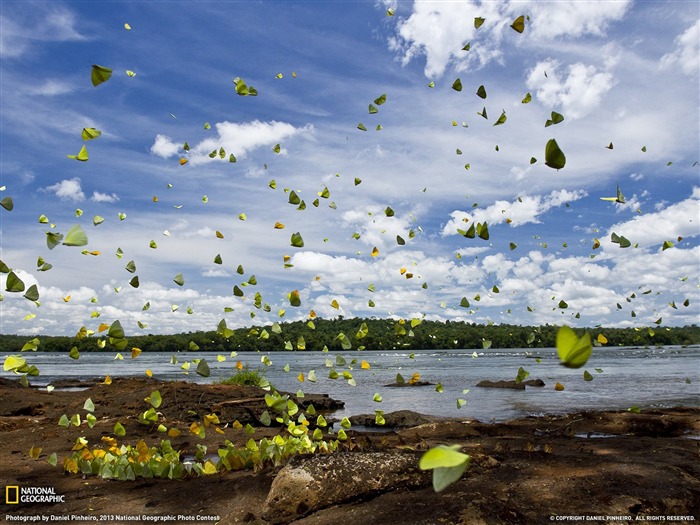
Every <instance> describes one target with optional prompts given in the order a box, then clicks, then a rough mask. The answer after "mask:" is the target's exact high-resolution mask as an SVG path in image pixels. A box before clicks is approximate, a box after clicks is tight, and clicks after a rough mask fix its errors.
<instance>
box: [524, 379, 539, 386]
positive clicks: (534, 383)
mask: <svg viewBox="0 0 700 525" xmlns="http://www.w3.org/2000/svg"><path fill="white" fill-rule="evenodd" d="M523 383H525V384H526V385H527V386H544V381H542V380H541V379H528V380H527V381H523Z"/></svg>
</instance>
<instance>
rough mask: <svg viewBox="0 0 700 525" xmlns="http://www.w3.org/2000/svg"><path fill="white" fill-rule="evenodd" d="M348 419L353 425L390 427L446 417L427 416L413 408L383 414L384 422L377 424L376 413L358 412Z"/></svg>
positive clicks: (431, 421) (413, 424)
mask: <svg viewBox="0 0 700 525" xmlns="http://www.w3.org/2000/svg"><path fill="white" fill-rule="evenodd" d="M349 419H350V423H352V424H353V425H361V426H365V427H376V428H387V429H391V428H411V427H417V426H418V425H425V424H426V423H435V422H438V421H443V420H445V419H446V418H441V417H437V416H429V415H426V414H421V413H419V412H414V411H413V410H397V411H395V412H388V413H386V414H384V421H385V423H384V424H383V425H377V421H376V414H358V415H356V416H351V417H350V418H349Z"/></svg>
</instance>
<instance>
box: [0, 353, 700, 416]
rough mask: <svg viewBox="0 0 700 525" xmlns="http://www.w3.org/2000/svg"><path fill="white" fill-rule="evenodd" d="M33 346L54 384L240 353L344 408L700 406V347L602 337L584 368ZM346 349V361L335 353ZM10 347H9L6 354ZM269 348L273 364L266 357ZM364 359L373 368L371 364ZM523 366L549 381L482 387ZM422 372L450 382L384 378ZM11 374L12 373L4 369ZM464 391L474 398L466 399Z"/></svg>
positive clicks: (216, 370)
mask: <svg viewBox="0 0 700 525" xmlns="http://www.w3.org/2000/svg"><path fill="white" fill-rule="evenodd" d="M24 356H25V357H26V358H27V361H28V363H29V364H33V365H35V366H37V367H38V368H39V370H40V372H41V374H40V375H39V376H38V377H35V378H33V379H32V381H31V382H32V383H33V384H34V385H47V384H50V383H51V382H52V381H56V380H58V379H97V378H100V379H103V378H104V376H105V375H106V374H109V375H111V376H112V377H113V378H114V377H123V376H142V377H143V376H144V374H145V371H146V370H151V371H152V373H153V376H154V377H155V378H157V379H163V380H174V379H184V380H188V381H195V382H198V383H209V382H213V381H217V380H220V379H222V378H225V377H228V376H230V375H231V374H232V373H233V372H234V370H235V365H236V362H237V361H241V362H242V364H243V365H244V366H248V367H250V368H253V369H259V370H260V371H261V373H263V374H264V375H265V377H266V378H267V379H268V380H269V381H270V383H271V384H272V385H273V386H274V387H275V388H276V389H278V390H283V391H288V392H297V391H298V390H300V389H301V390H302V391H303V392H309V393H311V392H313V393H327V394H329V395H330V396H331V397H334V398H336V399H341V400H343V401H344V402H345V409H344V410H342V411H340V412H336V415H337V416H350V415H356V414H364V413H374V411H375V410H383V411H384V412H391V411H394V410H401V409H409V410H415V411H417V412H421V413H425V414H432V415H439V416H451V417H463V418H465V419H478V420H480V421H484V422H486V421H504V420H507V419H512V418H515V417H520V416H527V415H542V414H559V413H570V412H575V411H580V410H587V409H626V408H630V407H632V406H638V407H640V408H642V409H643V408H648V407H671V406H676V405H693V406H700V347H689V348H679V347H665V348H605V347H599V348H595V349H594V351H593V355H592V357H591V359H590V360H589V362H588V363H587V364H586V366H585V367H584V368H581V369H577V370H574V369H569V368H565V367H563V366H561V365H559V361H558V358H557V356H556V350H555V349H508V350H497V349H490V350H482V351H478V352H477V353H474V352H473V351H468V350H423V351H415V352H407V351H384V350H382V351H371V350H365V351H362V352H359V351H349V352H342V353H341V352H329V353H322V352H284V351H282V352H274V353H269V354H260V353H252V352H251V353H247V352H240V353H238V354H237V355H236V356H234V357H231V356H229V355H227V356H225V357H226V360H225V361H221V362H220V361H218V360H217V354H212V353H208V352H182V353H178V354H175V358H176V360H177V363H176V364H171V360H172V358H173V355H172V354H170V353H167V354H165V353H142V354H141V355H139V356H138V357H137V358H136V359H131V358H130V356H129V353H128V352H127V353H124V359H123V360H118V359H115V358H114V356H115V354H114V353H112V352H100V353H83V354H81V355H80V359H78V360H73V359H71V358H70V357H69V356H68V355H67V354H56V353H41V352H37V353H34V354H32V353H30V352H25V354H24ZM338 356H341V364H338V362H337V361H336V360H337V358H338ZM5 357H6V356H5V355H1V354H0V358H1V359H2V360H3V361H4V359H5ZM265 357H266V358H267V359H269V361H268V362H271V364H269V365H266V364H264V363H263V360H264V358H265ZM196 358H206V361H207V363H208V364H209V367H210V369H211V375H210V377H208V378H204V377H201V376H199V375H197V374H196V373H195V371H194V370H195V368H196V365H194V364H193V365H192V366H191V368H190V370H189V372H186V371H185V370H183V369H182V364H183V363H185V362H186V361H191V360H192V359H196ZM536 358H539V361H538V359H536ZM342 359H344V360H345V362H346V364H345V365H342ZM353 360H356V361H355V362H354V363H353ZM363 360H365V361H367V363H368V364H369V365H370V367H369V368H365V369H363V368H362V366H361V363H362V361H363ZM286 365H288V367H286ZM329 365H330V366H329ZM520 367H523V368H524V369H525V370H527V371H528V372H529V374H530V375H529V377H528V379H542V380H543V381H544V382H545V383H546V386H545V387H542V388H537V387H527V389H526V390H525V391H522V390H510V389H500V388H499V389H494V388H479V387H476V384H477V383H478V382H479V381H481V380H483V379H489V380H499V379H514V378H515V376H516V375H517V373H518V370H519V368H520ZM285 368H288V370H289V371H285ZM596 369H597V370H598V371H597V370H596ZM311 370H313V371H315V375H316V378H317V380H316V382H310V381H309V379H308V378H309V372H310V371H311ZM330 370H335V371H336V372H338V373H339V374H340V378H338V379H330V378H329V372H330ZM584 370H588V371H589V373H590V374H591V375H592V376H593V380H592V381H584V379H583V371H584ZM343 371H347V372H349V373H350V374H352V377H353V378H354V380H355V382H356V386H351V385H350V384H349V383H348V381H347V380H346V379H343ZM415 372H417V373H419V374H420V378H421V380H424V381H429V382H431V383H434V384H437V383H441V384H442V392H438V391H437V390H436V387H435V386H434V385H433V386H421V387H411V388H390V387H386V386H385V385H387V384H388V383H392V382H394V381H395V380H396V374H397V373H400V374H401V375H402V376H403V377H404V378H405V379H406V380H408V379H410V377H411V376H412V375H413V374H414V373H415ZM300 373H303V374H304V381H303V382H301V381H299V379H298V376H299V374H300ZM3 377H11V374H8V373H7V372H5V373H3ZM557 382H560V383H562V384H563V385H564V386H565V389H564V390H563V391H556V390H555V389H554V385H555V383H557ZM465 391H466V392H465ZM375 394H379V395H380V396H381V398H382V401H381V402H376V401H374V400H373V399H374V396H375ZM458 399H462V400H465V401H466V404H463V406H461V408H458V401H457V400H458Z"/></svg>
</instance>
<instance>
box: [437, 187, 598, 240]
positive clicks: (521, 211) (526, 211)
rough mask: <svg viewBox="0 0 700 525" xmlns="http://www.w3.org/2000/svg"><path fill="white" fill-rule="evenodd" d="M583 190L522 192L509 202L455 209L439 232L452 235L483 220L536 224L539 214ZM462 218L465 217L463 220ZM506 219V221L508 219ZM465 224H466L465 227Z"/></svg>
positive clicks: (582, 193) (577, 196)
mask: <svg viewBox="0 0 700 525" xmlns="http://www.w3.org/2000/svg"><path fill="white" fill-rule="evenodd" d="M586 195H588V193H587V192H586V191H584V190H574V191H568V190H554V191H552V192H551V193H550V194H549V195H545V196H542V195H523V196H521V197H519V199H516V200H515V201H513V202H508V201H505V200H498V201H496V202H494V203H493V204H492V205H491V206H489V207H488V208H484V209H480V208H477V209H475V210H473V211H470V212H466V211H460V210H455V211H453V212H452V213H450V216H451V217H452V220H451V221H449V222H448V223H447V224H445V226H444V227H443V229H442V235H455V234H457V229H458V228H459V229H461V230H465V229H467V228H468V227H469V225H470V224H471V222H484V221H486V222H487V223H488V224H490V225H494V224H500V223H504V222H505V223H509V224H510V225H511V227H516V226H522V225H524V224H528V223H536V224H538V223H540V222H541V221H540V218H539V217H540V215H542V214H544V213H546V212H548V211H549V210H551V209H552V208H556V207H559V206H562V205H564V204H566V203H570V202H574V201H577V200H579V199H582V198H584V197H585V196H586ZM464 219H468V221H465V220H464ZM509 221H510V222H509ZM465 225H466V226H465Z"/></svg>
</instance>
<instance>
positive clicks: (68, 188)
mask: <svg viewBox="0 0 700 525" xmlns="http://www.w3.org/2000/svg"><path fill="white" fill-rule="evenodd" d="M42 191H46V192H50V193H54V194H55V195H56V197H58V198H59V199H62V200H71V201H75V202H81V201H84V200H85V194H84V193H83V190H82V189H81V187H80V179H79V178H78V177H74V178H72V179H64V180H62V181H61V182H57V183H56V184H54V185H52V186H46V187H45V188H42Z"/></svg>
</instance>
